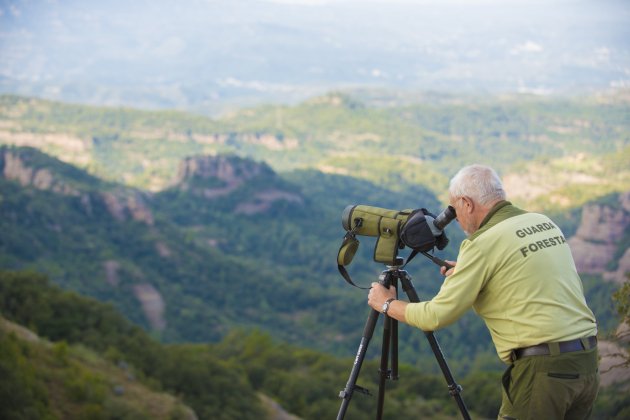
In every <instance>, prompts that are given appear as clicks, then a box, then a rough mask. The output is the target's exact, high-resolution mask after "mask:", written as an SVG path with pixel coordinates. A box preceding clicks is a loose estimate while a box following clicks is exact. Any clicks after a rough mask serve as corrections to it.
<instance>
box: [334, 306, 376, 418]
mask: <svg viewBox="0 0 630 420" xmlns="http://www.w3.org/2000/svg"><path fill="white" fill-rule="evenodd" d="M380 314H381V313H380V312H378V311H376V310H374V309H372V311H370V315H369V316H368V319H367V322H366V323H365V328H363V336H362V337H361V343H360V344H359V350H358V351H357V356H356V357H355V359H354V365H352V371H351V372H350V377H349V378H348V382H347V383H346V387H345V388H344V390H343V391H341V392H340V393H339V398H343V401H342V402H341V407H340V408H339V413H338V414H337V420H341V419H343V418H344V417H345V415H346V410H348V405H349V404H350V399H352V394H353V393H354V391H355V389H356V388H357V378H358V377H359V372H360V371H361V365H363V360H364V359H365V353H366V352H367V348H368V345H369V344H370V340H371V339H372V335H373V334H374V328H376V322H377V321H378V316H379V315H380Z"/></svg>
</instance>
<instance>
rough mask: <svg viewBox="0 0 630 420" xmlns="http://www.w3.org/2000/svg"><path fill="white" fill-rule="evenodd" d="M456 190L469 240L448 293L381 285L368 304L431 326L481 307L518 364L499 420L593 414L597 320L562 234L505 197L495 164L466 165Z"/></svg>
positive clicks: (511, 370) (450, 274)
mask: <svg viewBox="0 0 630 420" xmlns="http://www.w3.org/2000/svg"><path fill="white" fill-rule="evenodd" d="M449 195H450V204H451V206H453V207H454V208H455V211H456V213H457V220H458V222H459V224H460V225H461V227H462V229H463V230H464V232H465V233H466V235H467V238H466V239H465V240H464V241H463V242H462V244H461V247H460V250H459V255H458V257H457V263H456V266H455V267H454V268H453V269H451V270H448V271H446V270H445V269H444V268H442V270H441V271H442V274H444V275H446V276H447V278H446V279H445V281H444V284H443V285H442V287H441V289H440V291H439V293H438V294H437V295H436V296H435V297H434V298H433V299H431V300H430V301H426V302H418V303H408V302H404V301H402V300H397V299H396V296H395V290H394V288H393V287H390V288H389V289H386V288H385V287H384V286H382V285H381V284H379V283H373V284H372V289H371V290H370V293H369V296H368V304H369V305H370V306H371V307H372V308H374V309H376V310H378V311H382V312H384V313H386V314H387V315H388V316H390V317H392V318H394V319H397V320H399V321H402V322H406V323H408V324H410V325H413V326H415V327H418V328H420V329H421V330H423V331H434V330H436V329H438V328H442V327H445V326H447V325H449V324H451V323H453V322H455V321H456V320H457V319H458V318H460V317H461V316H462V315H463V314H464V313H465V312H466V311H467V310H468V309H470V308H471V307H472V308H473V309H474V310H475V312H476V313H477V314H478V315H479V316H480V317H481V318H482V319H483V320H484V321H485V323H486V326H487V327H488V329H489V330H490V334H491V336H492V340H493V342H494V345H495V347H496V350H497V353H498V355H499V357H500V358H501V360H503V361H504V362H505V363H507V364H508V365H509V367H508V368H507V370H506V372H505V373H504V375H503V380H502V382H503V398H502V405H501V408H500V412H499V418H500V419H537V420H541V419H582V418H588V417H589V416H590V413H591V410H592V406H593V403H594V401H595V398H596V396H597V390H598V387H599V374H598V370H597V363H598V362H597V360H598V357H597V339H596V334H597V324H596V321H595V317H594V316H593V313H592V312H591V310H590V309H589V308H588V306H587V304H586V301H585V298H584V292H583V288H582V282H581V280H580V277H579V276H578V273H577V271H576V268H575V264H574V262H573V258H572V256H571V251H570V249H569V246H568V244H567V242H566V240H565V238H564V236H563V234H562V232H561V231H560V229H559V228H558V227H557V226H556V225H555V224H554V223H553V222H552V221H551V220H550V219H549V218H548V217H546V216H544V215H541V214H537V213H528V212H526V211H523V210H521V209H519V208H517V207H515V206H513V205H512V204H511V203H510V202H508V201H505V192H504V190H503V186H502V184H501V180H500V179H499V177H498V175H497V174H496V172H495V171H494V170H493V169H492V168H490V167H487V166H482V165H471V166H467V167H465V168H462V169H461V170H460V171H459V172H458V173H457V174H456V175H455V176H454V177H453V179H452V180H451V183H450V187H449ZM453 264H455V263H453Z"/></svg>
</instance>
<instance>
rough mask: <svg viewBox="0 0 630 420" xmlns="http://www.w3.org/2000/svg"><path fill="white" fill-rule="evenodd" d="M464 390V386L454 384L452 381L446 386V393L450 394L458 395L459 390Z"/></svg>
mask: <svg viewBox="0 0 630 420" xmlns="http://www.w3.org/2000/svg"><path fill="white" fill-rule="evenodd" d="M463 390H464V388H462V386H461V385H459V384H456V383H452V384H450V385H449V386H448V393H449V394H451V396H453V397H454V396H455V395H459V394H461V392H462V391H463Z"/></svg>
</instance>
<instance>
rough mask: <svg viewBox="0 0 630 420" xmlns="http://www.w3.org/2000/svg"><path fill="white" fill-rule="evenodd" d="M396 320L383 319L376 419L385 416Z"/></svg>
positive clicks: (379, 419) (386, 317) (378, 419)
mask: <svg viewBox="0 0 630 420" xmlns="http://www.w3.org/2000/svg"><path fill="white" fill-rule="evenodd" d="M395 322H396V320H394V319H392V318H390V317H388V316H385V320H384V321H383V345H382V347H381V367H380V369H379V375H380V377H379V382H378V403H377V406H376V420H381V419H382V418H383V405H384V402H385V381H386V380H387V379H388V378H389V375H390V371H389V368H388V366H387V362H388V361H389V348H390V344H391V339H392V325H393V324H394V323H395Z"/></svg>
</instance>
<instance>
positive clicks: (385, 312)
mask: <svg viewBox="0 0 630 420" xmlns="http://www.w3.org/2000/svg"><path fill="white" fill-rule="evenodd" d="M395 300H396V298H389V299H387V300H386V301H385V303H384V304H383V307H384V308H385V309H383V313H384V314H385V315H387V311H389V305H390V304H391V303H392V302H393V301H395Z"/></svg>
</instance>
